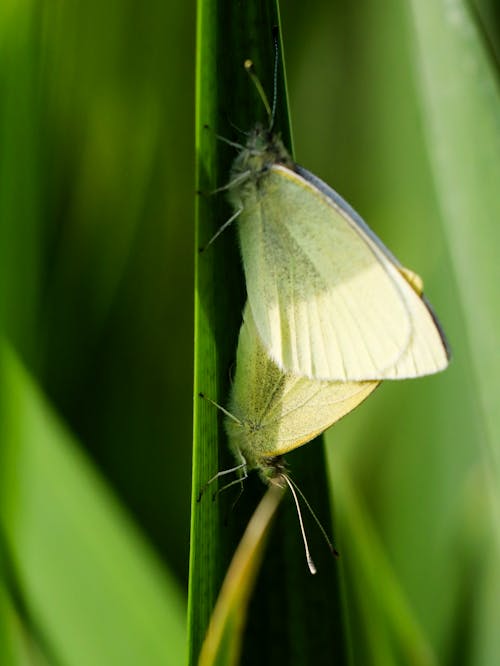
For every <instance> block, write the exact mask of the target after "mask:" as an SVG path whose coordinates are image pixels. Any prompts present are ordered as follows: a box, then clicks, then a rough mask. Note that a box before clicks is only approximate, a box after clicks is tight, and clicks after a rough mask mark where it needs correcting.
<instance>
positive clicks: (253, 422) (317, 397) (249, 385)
mask: <svg viewBox="0 0 500 666" xmlns="http://www.w3.org/2000/svg"><path fill="white" fill-rule="evenodd" d="M243 320H244V321H243V325H242V327H241V330H240V335H239V340H238V352H237V361H236V374H235V377H234V383H233V386H232V388H231V398H230V401H229V405H228V409H229V412H230V413H231V414H232V415H233V416H232V418H228V419H226V428H227V432H228V435H229V438H230V444H231V447H232V449H233V450H234V451H235V452H238V451H240V452H241V453H242V454H243V456H244V457H245V459H246V461H247V463H248V465H249V467H250V468H251V467H261V466H263V465H265V459H266V458H269V457H275V456H278V455H281V454H284V453H286V452H287V451H291V450H293V449H296V448H297V447H299V446H302V445H303V444H306V443H307V442H309V441H310V440H311V439H313V438H314V437H316V436H317V435H319V434H320V433H321V432H323V431H324V430H326V429H327V428H329V427H330V426H331V425H333V424H334V423H335V422H337V421H338V420H340V419H341V418H343V417H344V416H345V415H346V414H348V413H349V412H350V411H352V410H353V409H355V408H356V407H357V406H358V405H359V404H360V403H361V402H363V400H365V398H367V397H368V395H370V393H372V392H373V391H374V390H375V388H376V387H377V386H378V384H379V382H377V381H364V382H328V381H319V380H313V379H308V378H307V377H299V376H297V375H294V374H292V373H283V372H282V371H281V370H280V369H279V368H278V366H277V365H276V364H275V363H274V362H273V361H272V360H271V359H270V358H269V356H268V354H267V353H266V350H265V348H264V346H263V344H262V341H261V340H260V337H259V335H258V333H257V329H256V328H255V323H254V321H253V318H252V315H251V311H250V309H249V307H248V305H247V306H246V308H245V313H244V316H243Z"/></svg>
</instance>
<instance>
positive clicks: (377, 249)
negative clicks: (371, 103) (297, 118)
mask: <svg viewBox="0 0 500 666" xmlns="http://www.w3.org/2000/svg"><path fill="white" fill-rule="evenodd" d="M301 174H302V175H300V174H299V173H296V172H295V171H292V170H291V169H288V168H287V167H284V166H281V165H274V166H273V167H271V168H270V169H269V171H268V172H267V173H266V174H265V175H264V176H263V177H262V178H261V180H260V181H259V182H258V184H257V187H256V188H254V189H251V190H247V191H246V192H245V197H244V201H243V204H244V209H243V212H242V214H241V216H240V218H239V233H240V242H241V249H242V255H243V264H244V269H245V275H246V284H247V292H248V299H249V303H250V308H251V310H252V314H253V317H254V320H255V324H256V326H257V329H258V332H259V334H260V336H261V338H262V340H263V342H264V345H265V347H266V349H267V350H268V353H269V354H270V356H271V358H272V359H273V360H274V361H275V362H276V363H277V365H278V366H279V367H280V368H281V369H283V370H284V371H286V372H293V373H296V374H299V375H304V376H307V377H310V378H315V379H327V380H341V381H348V380H355V381H357V380H378V379H395V378H405V377H416V376H419V375H425V374H430V373H433V372H437V371H438V370H441V369H443V368H444V367H446V365H447V363H448V354H447V349H446V343H445V341H444V338H443V336H442V333H441V331H440V329H439V325H438V324H437V322H436V319H435V317H434V315H433V313H432V311H431V309H430V307H429V306H428V305H427V303H426V302H425V301H424V300H423V298H422V297H421V294H420V293H418V291H417V290H416V288H415V285H414V284H413V286H412V284H411V283H410V281H409V280H408V279H407V278H406V277H405V273H404V269H402V267H401V266H400V265H399V263H398V262H397V260H396V259H395V258H394V257H393V256H392V255H391V254H390V252H389V251H388V250H387V249H386V248H385V247H384V246H383V245H382V243H381V242H380V241H379V240H378V238H377V237H376V236H375V234H373V232H372V231H371V230H370V229H369V228H368V227H367V226H366V225H365V223H364V222H363V221H362V220H361V219H360V218H359V216H358V215H357V214H356V213H355V212H354V211H353V210H352V209H351V208H350V207H349V206H348V204H346V203H345V202H344V201H343V200H342V199H341V198H340V196H339V195H337V194H336V193H335V192H334V191H333V190H331V189H330V188H328V186H327V185H325V184H324V183H322V182H321V181H320V180H319V179H317V178H316V177H315V176H313V175H312V174H308V173H307V172H306V171H304V170H301ZM303 175H306V176H307V179H306V178H305V177H303Z"/></svg>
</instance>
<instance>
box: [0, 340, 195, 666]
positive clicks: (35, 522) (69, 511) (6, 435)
mask: <svg viewBox="0 0 500 666" xmlns="http://www.w3.org/2000/svg"><path fill="white" fill-rule="evenodd" d="M0 351H1V356H0V361H1V364H0V373H1V374H0V388H1V393H0V397H1V418H0V443H1V447H0V456H1V461H0V473H1V480H0V491H1V505H0V511H1V513H0V521H1V530H2V534H3V538H4V541H5V544H6V549H7V555H8V562H9V564H10V567H9V581H10V586H11V588H12V589H13V590H14V591H15V595H16V598H18V599H20V600H22V608H23V609H24V613H25V615H26V618H27V619H28V620H29V627H30V631H34V632H35V635H36V636H38V638H39V639H40V640H41V641H42V644H43V647H44V650H45V652H46V656H47V658H48V661H49V662H50V663H63V664H67V665H68V666H70V665H74V666H78V665H81V666H84V665H85V666H88V664H107V665H109V666H111V665H113V664H117V665H118V664H120V666H123V665H124V664H131V665H132V664H140V663H144V664H158V665H160V664H162V665H164V664H172V665H173V664H175V665H176V666H177V664H180V663H182V660H183V658H184V621H183V615H184V604H183V600H182V596H181V594H180V591H179V590H178V588H177V586H176V584H175V583H174V582H173V580H172V579H171V578H170V577H169V576H168V575H167V574H166V572H165V571H164V570H162V568H161V567H160V565H159V563H158V562H157V560H156V559H155V557H154V555H153V554H152V552H151V550H150V548H149V547H148V546H147V544H146V543H145V542H144V541H143V539H142V538H141V536H140V535H139V534H138V533H137V531H136V530H135V528H134V527H133V526H132V524H131V522H130V520H129V519H128V518H127V517H126V516H125V515H124V513H123V511H122V510H121V508H120V507H119V505H118V504H117V502H116V500H115V499H114V498H113V497H112V496H111V494H110V493H109V491H108V490H107V489H106V487H105V486H104V484H103V482H102V480H101V479H100V478H99V477H98V476H97V475H96V473H95V472H94V471H93V470H92V468H91V467H90V465H89V463H88V461H87V460H86V459H85V457H84V456H83V454H82V453H81V451H80V450H79V449H78V448H77V446H76V442H75V441H74V439H73V438H72V437H71V435H70V434H69V433H68V431H67V430H66V428H65V427H64V426H63V425H62V424H61V423H60V421H59V420H58V418H57V417H56V415H55V414H54V413H53V411H52V410H51V408H50V407H49V406H48V404H47V402H46V400H45V399H44V397H43V395H42V394H41V392H40V391H39V389H38V388H37V386H36V385H35V384H34V382H33V381H32V379H31V378H30V377H29V375H28V374H27V372H26V370H25V369H24V368H23V367H22V365H21V363H20V362H19V360H18V359H17V358H16V356H15V354H14V352H13V351H12V350H11V349H10V348H9V347H8V346H7V344H6V343H5V342H2V347H1V350H0Z"/></svg>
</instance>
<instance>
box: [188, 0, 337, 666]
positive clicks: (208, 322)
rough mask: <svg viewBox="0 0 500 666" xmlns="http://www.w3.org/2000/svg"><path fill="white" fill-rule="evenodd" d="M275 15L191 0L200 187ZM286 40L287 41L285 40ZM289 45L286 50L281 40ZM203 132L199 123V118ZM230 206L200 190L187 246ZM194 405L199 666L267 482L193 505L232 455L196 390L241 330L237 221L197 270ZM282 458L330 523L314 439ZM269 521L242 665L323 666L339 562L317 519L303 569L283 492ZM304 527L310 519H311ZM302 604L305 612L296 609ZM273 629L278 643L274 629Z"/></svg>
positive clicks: (223, 171)
mask: <svg viewBox="0 0 500 666" xmlns="http://www.w3.org/2000/svg"><path fill="white" fill-rule="evenodd" d="M278 24H279V17H278V12H277V8H276V5H275V3H274V1H273V2H267V1H264V0H260V1H259V2H256V3H232V2H227V1H225V2H224V1H222V0H219V1H216V0H200V2H199V3H198V51H197V112H196V113H197V118H196V127H197V129H196V132H197V138H196V150H197V188H198V189H199V190H201V191H203V192H210V191H211V190H213V189H215V188H216V187H220V186H221V185H224V184H225V183H226V182H227V181H228V178H229V168H230V164H231V161H232V159H233V157H234V150H232V149H230V148H229V147H228V146H226V145H224V144H217V143H216V142H215V139H214V136H213V132H214V131H215V132H217V133H218V134H221V135H223V136H225V137H227V138H231V139H233V140H234V139H235V140H238V141H241V135H238V134H236V133H235V130H234V129H233V127H232V126H231V124H234V125H236V126H238V127H241V128H242V129H244V130H245V129H249V128H251V127H252V126H253V124H254V123H255V122H256V121H259V120H260V121H265V120H266V115H265V110H264V107H263V105H262V102H261V100H260V99H259V97H258V94H257V92H256V90H255V88H254V86H253V85H252V83H251V81H250V80H249V79H248V75H247V74H246V73H245V71H244V69H243V62H244V60H245V59H247V58H251V59H252V60H253V61H254V63H255V65H256V71H257V73H258V76H259V78H260V79H261V82H262V84H263V87H264V89H265V90H266V92H267V93H268V94H270V91H272V86H273V81H272V78H273V64H274V58H273V41H272V28H273V26H275V25H278ZM285 46H286V45H285ZM285 50H286V49H285ZM283 71H284V67H283V66H282V64H281V63H280V68H279V79H278V112H277V128H278V129H279V130H280V131H281V133H282V136H283V139H284V141H285V143H286V144H287V145H288V146H291V138H290V131H289V122H288V119H287V104H286V88H285V81H284V75H283ZM206 124H208V125H209V126H210V130H207V129H205V127H204V126H205V125H206ZM230 214H231V210H230V208H229V207H228V206H227V204H226V203H225V201H224V197H223V196H214V197H206V196H200V197H199V198H198V201H197V229H196V237H197V240H196V251H197V249H198V247H199V246H200V245H203V244H204V243H206V242H207V240H208V239H209V238H210V237H211V236H212V235H213V233H214V232H215V231H216V230H217V229H218V228H219V227H220V226H221V224H222V223H223V222H224V221H225V220H226V219H228V217H229V215H230ZM195 284H196V287H195V337H196V340H195V410H194V453H193V456H194V460H193V489H192V492H193V495H192V502H193V503H192V523H191V527H192V529H191V559H190V592H189V631H190V654H191V657H190V663H191V664H194V663H196V659H197V655H198V653H199V649H200V645H201V642H202V640H203V637H204V635H205V631H206V628H207V625H208V621H209V617H210V614H211V611H212V608H213V605H214V602H215V597H216V594H217V590H218V589H219V586H220V584H221V582H222V579H223V576H224V572H225V569H226V567H227V566H228V564H229V561H230V559H231V556H232V553H233V552H234V550H235V548H236V544H237V543H238V541H239V539H240V538H241V535H242V532H243V527H244V525H245V524H246V523H247V521H248V518H249V516H250V515H251V514H252V513H253V510H254V508H255V506H256V505H257V503H258V498H259V497H260V496H261V495H262V493H263V491H264V488H263V486H262V485H261V483H260V481H259V480H258V479H257V480H255V479H249V481H248V482H247V483H246V490H245V493H244V496H243V498H242V499H241V500H240V501H239V502H238V505H237V507H236V509H235V511H234V512H232V514H231V515H230V519H229V525H228V526H225V525H224V519H225V517H226V515H227V514H228V513H231V512H230V506H231V499H232V498H231V497H228V498H225V497H224V496H221V497H220V498H219V500H218V502H217V503H213V502H211V499H210V494H211V493H210V492H207V493H206V495H205V496H204V497H203V500H202V501H201V502H200V503H197V502H196V498H197V495H198V491H199V489H200V488H201V487H202V485H203V484H204V483H205V482H206V480H207V479H208V478H210V477H211V476H212V475H213V474H214V473H215V472H216V471H218V470H219V469H225V468H228V467H230V466H231V465H233V464H234V462H233V460H232V459H231V456H230V455H229V454H228V452H227V445H226V441H225V437H224V434H223V432H222V431H221V428H220V415H219V414H217V412H216V409H215V408H214V407H213V406H212V405H211V404H210V403H208V402H207V401H203V400H201V399H199V398H198V397H197V395H198V392H200V391H201V392H203V393H204V394H206V395H207V396H208V397H210V398H211V399H212V400H216V401H217V402H219V403H221V404H224V402H225V401H226V398H227V394H228V388H229V375H230V367H231V364H232V363H233V362H234V359H235V355H236V343H237V334H238V329H239V326H240V323H241V312H242V309H243V304H244V287H243V279H242V272H241V267H240V258H239V253H238V248H237V243H236V240H235V230H234V229H230V230H228V231H227V232H225V233H224V234H223V236H222V237H220V238H219V239H218V240H217V241H216V243H215V244H214V245H212V246H210V247H209V248H208V250H206V251H205V252H204V253H202V254H201V255H197V262H196V278H195ZM306 448H307V451H306V452H304V451H297V452H294V454H293V456H290V461H289V462H290V464H291V466H292V469H293V472H294V476H295V478H296V480H297V482H298V483H299V485H300V486H301V488H302V489H303V491H304V492H305V494H306V496H307V497H308V499H309V500H310V502H311V504H312V505H313V507H314V508H315V509H316V510H317V511H318V513H319V515H320V517H321V519H322V522H323V523H324V524H325V525H329V524H330V515H329V502H328V492H327V487H326V480H325V467H324V458H323V452H322V449H321V447H320V446H319V445H318V443H316V444H312V445H310V446H309V447H306ZM282 509H283V510H282V511H280V515H279V516H278V518H277V521H276V523H275V526H274V529H273V534H272V535H271V540H270V546H269V548H268V549H267V552H266V555H265V557H264V562H263V567H262V572H261V575H260V577H259V580H258V582H257V589H256V592H255V594H254V598H253V600H252V602H251V605H250V611H249V618H248V619H249V623H248V627H247V630H246V635H245V640H244V646H243V654H244V660H245V663H248V664H252V663H259V664H263V663H264V664H265V663H276V661H277V660H278V661H280V662H281V663H287V662H288V661H290V660H291V659H292V655H293V660H294V661H293V663H295V664H309V663H311V662H312V661H313V662H314V663H316V664H318V665H319V664H323V663H324V664H330V663H331V661H332V658H333V657H334V656H335V658H336V659H338V660H340V661H342V659H343V654H344V644H343V637H342V623H341V619H340V614H339V608H340V602H339V596H338V583H337V580H336V573H337V570H336V564H335V562H333V561H332V559H331V558H330V554H329V551H328V550H327V548H326V546H325V544H324V542H323V541H322V540H321V536H320V535H319V534H316V528H315V527H312V528H311V529H310V541H311V543H310V545H311V548H312V551H313V557H314V559H315V561H316V564H317V565H318V570H319V573H318V575H317V576H316V577H315V578H312V577H311V576H310V574H309V573H308V570H307V566H306V562H305V557H304V552H303V546H302V543H301V539H300V533H299V528H298V523H297V517H296V515H295V509H294V508H293V506H292V505H291V503H290V499H289V498H286V499H285V502H284V506H283V507H282ZM310 524H311V525H313V523H312V521H311V523H310ZM304 609H308V611H307V613H304ZM277 636H279V637H280V638H279V640H277V639H276V637H277Z"/></svg>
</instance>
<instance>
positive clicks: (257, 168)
mask: <svg viewBox="0 0 500 666" xmlns="http://www.w3.org/2000/svg"><path fill="white" fill-rule="evenodd" d="M277 163H279V164H284V165H285V166H289V167H292V166H293V161H292V158H291V157H290V154H289V152H288V151H287V149H286V148H285V146H284V145H283V141H282V140H281V138H280V136H279V135H278V134H273V133H272V131H271V130H268V129H265V128H264V127H262V125H256V126H255V128H254V129H253V130H252V131H251V132H250V134H249V136H248V140H247V143H246V146H245V148H244V149H243V150H242V151H241V152H240V153H239V155H238V156H237V158H236V159H235V161H234V163H233V168H232V171H231V180H234V179H236V178H238V177H240V176H241V175H242V174H248V182H250V183H252V184H254V185H256V184H258V182H259V180H260V179H261V178H262V176H263V175H264V174H265V173H266V171H268V169H269V168H270V167H271V166H272V165H273V164H277Z"/></svg>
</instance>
